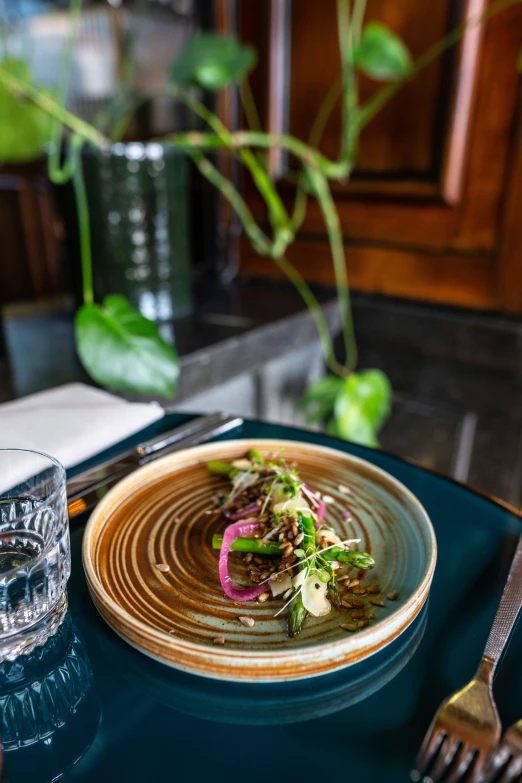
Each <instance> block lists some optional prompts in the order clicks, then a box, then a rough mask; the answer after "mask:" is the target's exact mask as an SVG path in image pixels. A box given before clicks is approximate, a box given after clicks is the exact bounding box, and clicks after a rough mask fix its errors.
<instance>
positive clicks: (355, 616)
mask: <svg viewBox="0 0 522 783" xmlns="http://www.w3.org/2000/svg"><path fill="white" fill-rule="evenodd" d="M350 617H351V618H352V620H363V619H364V617H365V613H364V609H356V610H355V611H353V612H352V613H351V615H350Z"/></svg>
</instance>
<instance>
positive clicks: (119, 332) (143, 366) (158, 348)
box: [76, 296, 179, 397]
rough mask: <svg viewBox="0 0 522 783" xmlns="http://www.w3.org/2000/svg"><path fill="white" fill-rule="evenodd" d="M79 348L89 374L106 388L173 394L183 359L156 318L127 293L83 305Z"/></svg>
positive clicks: (78, 320)
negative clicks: (142, 312) (136, 306)
mask: <svg viewBox="0 0 522 783" xmlns="http://www.w3.org/2000/svg"><path fill="white" fill-rule="evenodd" d="M76 347H77V350H78V355H79V357H80V359H81V362H82V364H83V366H84V367H85V369H86V370H87V372H88V373H89V375H90V376H91V377H92V378H93V379H94V380H95V381H96V382H97V383H99V384H100V385H101V386H107V387H108V388H109V389H115V390H116V391H124V392H133V393H135V394H154V395H159V396H161V397H172V396H173V394H174V392H175V389H176V381H177V378H178V372H179V368H178V358H177V355H176V352H175V351H174V349H173V348H172V347H171V346H170V345H169V344H168V343H167V342H165V340H164V339H163V338H162V337H161V335H160V334H159V332H158V328H157V326H156V325H155V324H153V323H152V321H149V320H148V319H147V318H144V316H142V315H140V313H138V312H137V311H136V310H135V309H134V308H133V307H131V305H130V304H129V303H128V301H127V300H126V299H125V297H123V296H107V297H106V298H105V299H104V301H103V305H96V304H90V305H84V306H83V307H81V308H80V310H79V311H78V313H77V315H76Z"/></svg>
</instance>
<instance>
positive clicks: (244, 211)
mask: <svg viewBox="0 0 522 783" xmlns="http://www.w3.org/2000/svg"><path fill="white" fill-rule="evenodd" d="M188 154H189V155H190V156H191V158H192V160H193V161H194V163H195V164H196V166H197V167H198V169H199V171H200V172H201V174H203V176H204V177H205V178H206V179H208V181H209V182H210V183H212V184H213V185H214V187H216V188H218V190H219V191H220V192H221V193H222V194H223V196H224V197H225V198H226V199H228V201H229V202H230V204H231V205H232V207H233V208H234V210H235V212H236V214H237V215H238V217H239V219H240V221H241V224H242V226H243V228H244V230H245V233H246V235H247V236H248V238H249V239H250V241H251V243H252V246H253V248H254V250H255V251H256V252H257V253H259V254H260V255H265V256H269V257H270V258H272V260H273V261H274V263H275V264H277V266H278V267H279V268H280V269H281V271H282V272H283V273H284V274H285V275H286V277H287V278H288V279H289V280H290V282H291V283H292V285H293V286H294V287H295V288H296V290H297V291H298V293H299V294H300V295H301V297H302V299H303V301H304V302H305V304H306V306H307V307H308V309H309V310H310V312H311V314H312V318H313V319H314V322H315V326H316V329H317V333H318V335H319V340H320V342H321V347H322V350H323V354H324V358H325V362H326V363H327V365H328V367H329V368H330V369H331V370H332V371H333V372H335V373H337V374H341V375H343V374H345V372H346V371H345V370H344V368H343V366H342V365H341V364H339V363H338V362H337V361H336V359H335V354H334V350H333V344H332V338H331V335H330V330H329V329H328V323H327V321H326V318H325V316H324V313H323V311H322V309H321V306H320V304H319V302H318V301H317V298H316V297H315V295H314V293H313V291H312V290H311V288H310V287H309V285H308V284H307V283H306V282H305V280H303V278H302V277H301V275H300V274H299V272H298V271H297V269H296V268H295V267H294V266H293V265H292V264H291V263H290V261H288V260H287V259H286V258H284V257H283V256H276V255H274V247H273V245H271V244H270V240H269V239H268V237H267V236H266V235H265V234H264V232H263V231H262V230H261V229H260V228H259V226H258V225H257V223H256V221H255V220H254V217H253V215H252V213H251V211H250V209H249V208H248V206H247V204H246V202H245V200H244V199H243V197H242V196H241V194H240V193H239V191H238V190H237V189H236V188H235V187H234V185H233V184H232V183H231V182H230V181H229V180H227V179H226V178H225V177H224V176H223V175H222V174H221V172H220V171H218V170H217V168H216V167H215V166H214V165H213V164H212V163H211V162H210V161H209V160H208V159H207V158H205V157H204V155H203V153H202V152H200V151H199V150H198V149H192V150H189V151H188Z"/></svg>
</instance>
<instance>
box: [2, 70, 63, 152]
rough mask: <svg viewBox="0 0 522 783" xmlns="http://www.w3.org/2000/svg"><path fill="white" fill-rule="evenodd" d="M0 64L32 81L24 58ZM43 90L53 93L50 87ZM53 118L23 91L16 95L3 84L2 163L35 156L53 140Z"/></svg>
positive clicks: (16, 74) (20, 76) (14, 73)
mask: <svg viewBox="0 0 522 783" xmlns="http://www.w3.org/2000/svg"><path fill="white" fill-rule="evenodd" d="M0 68H3V69H4V70H7V71H9V72H10V73H12V74H13V75H14V76H17V77H18V78H19V79H23V80H24V81H28V82H30V81H31V72H30V69H29V66H28V64H27V63H26V62H25V61H24V60H19V59H15V58H9V59H4V60H1V61H0ZM41 92H44V93H47V94H51V93H50V92H49V91H48V90H45V89H42V90H41ZM50 133H51V118H50V116H49V115H48V114H47V113H46V112H44V111H42V109H40V108H39V107H38V106H35V104H34V103H32V102H31V101H28V100H27V99H25V98H23V97H22V96H21V95H13V94H12V93H11V91H10V90H9V89H8V88H7V87H6V86H5V85H3V84H0V163H25V162H27V161H31V160H36V159H37V158H39V157H40V155H41V154H42V152H43V150H44V146H45V144H46V143H47V142H48V141H49V140H50Z"/></svg>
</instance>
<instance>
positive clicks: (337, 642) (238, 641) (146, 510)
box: [83, 440, 436, 682]
mask: <svg viewBox="0 0 522 783" xmlns="http://www.w3.org/2000/svg"><path fill="white" fill-rule="evenodd" d="M252 448H256V449H259V450H260V451H261V453H262V454H263V455H267V454H274V453H277V452H278V451H279V450H282V454H283V455H284V456H285V457H286V458H287V459H288V460H290V461H295V462H297V464H298V466H299V471H300V475H301V476H302V477H303V479H304V480H305V481H306V483H307V484H309V485H310V486H312V487H313V488H315V489H317V490H319V491H321V492H322V493H324V494H327V495H329V496H330V497H331V498H332V499H333V501H334V502H331V503H329V504H328V507H327V517H326V519H327V521H328V520H329V521H330V522H331V523H332V525H333V526H334V527H335V528H336V529H337V530H339V531H342V535H343V536H345V537H346V538H360V539H361V543H360V545H359V548H360V549H361V550H365V551H367V552H371V554H372V555H373V557H374V558H375V561H376V563H377V566H376V568H375V569H373V570H372V571H370V572H369V573H368V574H367V575H366V576H365V577H364V583H367V584H368V585H369V584H373V583H378V584H379V585H380V587H381V591H382V594H384V595H385V594H386V593H387V592H388V591H390V590H392V589H396V590H398V594H399V597H398V598H397V600H396V601H394V602H390V601H387V600H386V598H384V601H385V603H386V606H385V607H384V608H380V607H376V608H375V614H376V615H377V617H376V619H375V620H374V621H373V623H371V624H370V625H369V626H368V627H367V628H365V629H363V630H361V631H358V632H356V633H347V632H346V631H344V630H343V629H342V628H341V627H340V624H341V623H346V622H347V621H348V620H349V614H348V612H340V611H338V610H335V609H332V611H331V612H330V613H329V614H328V615H326V616H325V617H320V618H310V617H309V618H307V621H306V623H305V626H304V629H303V631H302V632H301V634H300V635H299V636H298V637H296V638H293V639H289V638H288V636H287V634H286V624H285V619H284V617H283V616H281V615H280V616H279V617H277V618H274V613H275V611H276V609H275V607H276V606H277V608H279V605H278V604H276V602H272V601H269V602H267V603H266V604H258V603H248V604H240V603H234V602H232V601H230V600H229V599H228V598H226V597H225V596H224V594H223V591H222V590H221V586H220V583H219V577H218V568H217V564H218V553H217V552H216V551H215V550H213V549H212V548H211V541H212V535H213V534H214V533H216V532H221V530H222V529H223V520H221V519H216V518H215V517H212V516H211V515H209V514H206V513H205V512H206V511H207V510H208V509H209V508H210V506H211V502H210V499H211V497H212V496H213V495H214V494H215V493H216V491H218V490H219V489H220V488H226V487H227V486H228V483H227V482H226V480H222V479H220V478H218V477H213V476H210V475H209V473H208V471H207V468H206V462H207V461H208V460H210V459H221V460H226V461H230V460H232V459H235V458H237V457H239V456H243V455H244V454H245V453H246V452H247V451H249V449H252ZM346 511H349V512H350V513H351V517H349V518H346V517H347V515H346V513H345V512H346ZM435 560H436V542H435V535H434V532H433V528H432V526H431V523H430V520H429V518H428V515H427V514H426V512H425V510H424V508H423V507H422V506H421V504H420V503H419V501H418V500H417V499H416V498H415V497H414V496H413V495H412V494H411V492H409V490H407V489H406V487H404V486H403V485H402V484H400V483H399V482H398V481H396V480H395V479H394V478H392V477H391V476H389V475H388V474H387V473H385V472H384V471H382V470H379V469H378V468H376V467H374V466H373V465H371V464H370V463H368V462H366V461H364V460H361V459H357V458H356V457H352V456H350V455H349V454H345V453H343V452H341V451H336V450H334V449H330V448H325V447H322V446H315V445H311V444H307V443H299V442H295V441H279V440H235V441H234V440H230V441H225V442H220V443H213V444H207V445H203V446H198V447H196V448H192V449H187V450H185V451H180V452H177V453H175V454H172V455H170V456H167V457H164V458H162V459H160V460H157V461H156V462H154V463H152V464H151V465H148V466H146V467H144V468H140V469H139V470H137V471H136V472H134V473H133V474H132V475H130V476H128V477H127V478H126V479H124V480H123V481H122V482H120V483H119V484H118V485H117V486H116V487H114V488H113V489H112V490H111V491H110V492H109V493H108V494H107V495H106V497H105V498H104V499H103V500H102V501H101V503H100V504H99V505H98V506H97V507H96V509H95V510H94V512H93V514H92V515H91V518H90V520H89V523H88V525H87V528H86V531H85V537H84V542H83V561H84V567H85V572H86V576H87V581H88V585H89V589H90V592H91V595H92V598H93V600H94V603H95V604H96V606H97V608H98V610H99V612H100V614H101V615H102V616H103V617H104V618H105V620H106V621H107V622H108V623H109V625H110V626H111V627H112V628H113V629H114V630H115V631H116V632H117V633H118V634H119V635H120V636H122V637H123V638H124V639H125V640H126V641H127V642H129V643H130V644H132V645H133V646H134V647H136V648H138V649H139V650H141V651H142V652H144V653H146V654H147V655H149V656H151V657H152V658H156V659H157V660H159V661H163V662H164V663H167V664H169V665H171V666H174V667H176V668H178V669H182V670H184V671H188V672H192V673H194V674H200V675H204V676H206V677H213V678H217V679H224V680H240V681H249V682H276V681H283V680H295V679H301V678H306V677H312V676H317V675H320V674H325V673H327V672H332V671H335V670H337V669H341V668H343V667H345V666H349V665H351V664H354V663H357V662H359V661H361V660H363V659H364V658H367V657H368V656H370V655H372V654H373V653H375V652H377V651H379V650H381V649H383V648H384V647H385V646H386V645H388V644H389V643H390V642H392V641H393V640H394V639H396V638H397V637H398V636H399V635H400V634H401V633H402V632H403V631H404V630H405V629H406V628H407V627H408V626H409V624H410V623H411V622H412V621H413V620H414V618H415V617H416V616H417V614H418V613H419V612H420V610H421V608H422V606H423V605H424V603H425V601H426V598H427V596H428V592H429V589H430V585H431V580H432V577H433V571H434V568H435ZM229 562H230V571H231V574H232V575H233V577H234V578H235V579H236V580H237V581H238V582H239V581H241V575H242V571H243V568H244V567H243V564H242V561H241V556H240V555H237V554H235V555H234V554H233V555H231V557H230V561H229ZM157 563H166V564H167V565H169V566H170V570H169V571H167V572H161V571H159V570H158V569H157V568H156V567H155V564H157ZM352 573H353V575H354V576H355V573H354V572H352ZM244 615H248V616H250V617H252V618H254V620H255V625H254V626H253V627H252V628H246V627H244V626H243V625H242V624H241V623H240V622H239V620H238V618H239V617H240V616H244ZM219 636H224V638H225V644H224V645H223V646H218V645H216V644H214V643H213V640H214V639H215V638H216V637H219Z"/></svg>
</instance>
